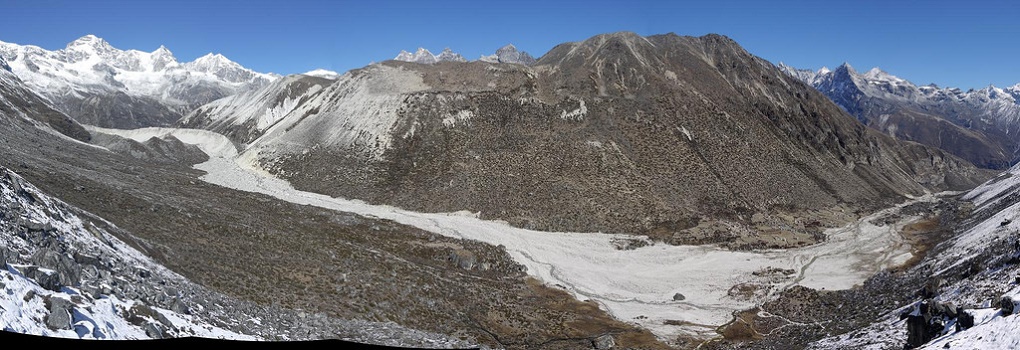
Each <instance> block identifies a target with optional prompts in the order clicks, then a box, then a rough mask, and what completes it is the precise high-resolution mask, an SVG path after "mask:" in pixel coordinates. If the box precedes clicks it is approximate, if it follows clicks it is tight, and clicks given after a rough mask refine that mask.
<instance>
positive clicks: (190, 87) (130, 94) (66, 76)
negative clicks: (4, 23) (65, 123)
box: [0, 35, 279, 128]
mask: <svg viewBox="0 0 1020 350" xmlns="http://www.w3.org/2000/svg"><path fill="white" fill-rule="evenodd" d="M0 57H2V58H3V59H4V60H5V61H6V62H7V65H9V67H10V70H11V71H12V72H14V73H15V74H17V75H18V77H19V78H21V80H23V81H24V82H25V83H26V84H27V86H28V87H29V88H30V89H32V90H33V91H35V92H36V93H38V94H39V95H41V96H43V97H45V98H47V99H49V100H50V101H52V102H53V104H54V106H56V107H57V108H58V109H60V110H61V111H63V112H65V113H67V114H68V115H70V116H71V117H72V118H74V119H76V120H78V121H81V122H84V123H88V124H94V125H98V126H108V127H124V128H131V127H141V126H153V125H169V124H170V123H172V122H175V121H177V120H178V119H180V117H181V116H182V115H183V114H184V113H187V112H189V111H190V110H191V109H193V108H195V107H197V106H199V105H202V104H205V103H208V102H211V101H213V100H216V99H219V98H222V97H225V96H229V95H233V94H236V93H238V92H243V91H248V90H251V89H255V88H258V87H261V86H264V85H266V84H268V83H270V82H272V81H274V80H276V79H277V78H279V76H278V75H275V74H266V73H259V72H255V71H253V70H250V69H247V68H245V67H243V66H241V65H240V64H238V63H236V62H233V61H230V60H229V59H227V58H226V57H224V56H223V55H220V54H212V53H210V54H208V55H205V56H202V57H199V58H198V59H196V60H194V61H192V62H183V63H182V62H178V61H177V58H175V57H174V55H173V53H171V52H170V50H169V49H167V48H166V47H163V46H160V47H159V48H158V49H156V50H155V51H153V52H143V51H138V50H120V49H117V48H115V47H113V46H111V45H110V43H108V42H106V40H103V39H101V38H99V37H96V36H94V35H86V36H83V37H81V38H78V39H76V40H74V41H72V42H71V43H69V44H67V46H66V47H65V48H63V49H59V50H55V51H49V50H46V49H43V48H41V47H38V46H32V45H18V44H12V43H6V42H0Z"/></svg>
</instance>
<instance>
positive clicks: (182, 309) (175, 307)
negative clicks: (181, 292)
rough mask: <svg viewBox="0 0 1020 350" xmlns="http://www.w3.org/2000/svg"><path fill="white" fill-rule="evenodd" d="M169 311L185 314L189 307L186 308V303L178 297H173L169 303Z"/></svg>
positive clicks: (187, 312)
mask: <svg viewBox="0 0 1020 350" xmlns="http://www.w3.org/2000/svg"><path fill="white" fill-rule="evenodd" d="M170 311H173V312H176V313H178V314H181V315H187V314H190V313H191V309H189V308H188V304H185V303H184V302H183V301H181V299H180V298H174V300H173V302H171V303H170Z"/></svg>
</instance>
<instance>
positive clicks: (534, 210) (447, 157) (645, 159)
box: [210, 33, 988, 246]
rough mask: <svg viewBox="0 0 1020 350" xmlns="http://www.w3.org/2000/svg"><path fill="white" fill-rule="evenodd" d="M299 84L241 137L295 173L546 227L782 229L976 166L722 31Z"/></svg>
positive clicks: (588, 43)
mask: <svg viewBox="0 0 1020 350" xmlns="http://www.w3.org/2000/svg"><path fill="white" fill-rule="evenodd" d="M301 99H303V100H306V101H307V102H306V103H304V104H303V105H301V106H298V107H296V108H294V109H293V110H292V111H291V112H290V113H288V114H287V115H286V116H283V117H282V118H280V119H279V122H277V123H276V124H275V125H274V126H272V127H270V128H268V129H266V131H265V132H264V133H263V134H260V136H259V137H258V138H257V139H256V140H255V141H254V142H252V144H251V146H250V147H249V148H248V150H247V151H246V152H247V153H246V156H247V157H250V158H251V159H253V160H255V161H257V162H259V163H260V164H262V166H263V167H264V168H265V169H267V170H269V171H270V172H272V173H274V174H276V175H278V176H280V177H282V178H285V179H287V180H289V181H291V183H293V184H294V185H295V186H296V187H298V188H300V189H304V190H310V191H314V192H319V193H324V194H329V195H334V196H343V197H348V198H359V199H365V200H368V201H371V202H377V203H388V204H393V205H397V206H401V207H406V208H411V209H415V210H422V211H459V210H470V211H472V212H480V215H481V217H483V218H490V219H502V220H507V221H509V222H510V223H512V224H514V225H517V226H522V227H530V228H537V229H543V230H567V231H611V232H629V233H643V234H650V235H652V236H654V237H656V238H659V239H662V240H666V241H669V242H674V243H700V242H731V243H732V242H741V243H739V244H745V245H746V246H756V245H760V244H765V243H763V242H764V241H765V240H766V238H760V239H758V238H747V237H749V236H755V235H753V234H751V232H752V229H751V228H752V227H757V228H759V229H760V231H763V232H767V233H768V234H766V235H764V236H769V235H775V236H784V237H787V238H789V239H788V240H786V241H787V242H789V243H788V244H792V245H796V244H804V243H807V242H812V241H814V236H813V234H817V233H818V231H820V227H822V226H825V225H827V224H832V223H834V222H837V221H839V220H838V219H835V217H838V216H839V215H842V214H841V213H843V212H844V211H846V210H850V211H855V210H867V209H873V208H877V207H879V206H883V205H886V204H890V203H893V202H898V201H900V200H901V199H902V198H903V196H906V195H918V194H921V193H923V192H924V191H926V190H933V191H937V190H942V189H963V188H968V187H970V186H973V185H974V184H976V183H978V182H980V181H981V180H982V179H984V178H985V177H986V176H988V175H987V173H986V172H982V171H978V170H977V169H975V168H974V167H973V166H971V165H970V164H967V163H966V162H965V161H961V160H960V159H958V158H956V157H954V156H952V155H950V154H947V153H945V152H943V151H940V150H937V149H934V148H930V147H925V146H922V145H919V144H916V143H911V142H904V141H898V140H896V139H894V138H892V137H889V136H887V135H884V134H882V133H879V132H876V131H874V130H872V129H869V128H867V127H865V126H864V125H862V124H860V123H859V122H857V121H856V119H855V118H853V117H852V116H849V115H847V114H846V113H845V112H844V111H842V110H841V109H840V108H839V107H838V106H836V105H835V104H833V103H832V102H831V101H829V100H828V99H827V98H825V96H823V95H822V94H820V93H819V92H818V91H816V90H815V89H813V88H811V87H809V86H807V85H805V84H803V83H801V82H799V81H796V80H795V79H793V78H791V77H789V76H787V75H786V74H785V73H783V72H782V71H780V70H779V69H778V68H776V67H775V66H773V65H772V64H770V63H769V62H767V61H764V60H762V59H760V58H758V57H755V56H753V55H751V54H749V53H747V52H746V51H744V50H743V49H742V48H741V47H740V46H739V45H737V44H736V43H735V42H733V41H732V40H730V39H728V38H726V37H723V36H719V35H708V36H704V37H697V38H695V37H681V36H677V35H673V34H668V35H656V36H650V37H640V36H638V35H636V34H633V33H614V34H606V35H599V36H596V37H593V38H590V39H588V40H585V41H583V42H577V43H568V44H562V45H559V46H557V47H555V48H554V49H552V50H551V51H550V52H549V53H547V54H546V55H544V56H543V57H542V58H541V59H540V60H538V62H537V63H536V64H535V65H534V66H532V67H528V66H524V65H493V64H489V63H486V62H467V63H452V62H448V63H444V64H437V65H413V64H407V63H403V62H396V61H387V62H383V63H381V64H376V65H371V66H368V67H365V68H363V69H358V70H354V71H351V72H349V73H348V74H346V75H345V76H344V77H342V78H341V79H339V80H338V81H337V82H336V83H334V84H332V85H330V86H328V87H326V88H325V89H323V90H321V91H317V92H314V93H310V94H308V95H306V97H302V98H301ZM210 119H216V118H215V117H210ZM255 134H258V132H255ZM253 135H254V134H253ZM797 222H801V224H797ZM804 223H807V225H805V224H804ZM805 226H807V227H805ZM812 227H813V228H812ZM767 239H768V240H769V241H770V242H775V241H776V239H774V237H767ZM769 244H775V243H769Z"/></svg>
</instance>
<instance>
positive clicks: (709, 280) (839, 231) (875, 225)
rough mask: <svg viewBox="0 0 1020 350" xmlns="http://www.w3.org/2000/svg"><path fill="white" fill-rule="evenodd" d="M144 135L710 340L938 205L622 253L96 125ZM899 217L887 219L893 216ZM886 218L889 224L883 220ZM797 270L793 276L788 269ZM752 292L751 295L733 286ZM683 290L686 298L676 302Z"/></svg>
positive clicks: (895, 235)
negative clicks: (327, 187)
mask: <svg viewBox="0 0 1020 350" xmlns="http://www.w3.org/2000/svg"><path fill="white" fill-rule="evenodd" d="M94 130H97V131H99V132H107V133H113V134H118V135H121V136H124V137H129V138H132V139H135V140H136V141H144V140H147V139H149V138H151V137H162V136H166V135H173V136H175V137H177V138H178V139H180V140H182V141H184V142H188V143H193V144H196V145H198V146H199V147H201V148H202V149H203V150H204V151H206V152H207V153H208V154H209V155H210V159H209V161H207V162H204V163H201V164H196V165H195V166H194V167H195V169H198V170H202V171H204V172H206V174H205V175H202V176H201V177H200V179H202V180H203V181H206V182H209V183H211V184H215V185H219V186H224V187H228V188H232V189H236V190H241V191H246V192H255V193H261V194H266V195H269V196H273V197H275V198H279V199H282V200H285V201H288V202H291V203H295V204H301V205H313V206H317V207H322V208H326V209H331V210H337V211H340V212H350V213H355V214H358V215H364V216H367V217H373V218H380V219H386V220H392V221H394V222H398V223H401V224H404V225H409V226H412V227H417V228H419V229H422V230H425V231H428V232H432V233H435V234H440V235H443V236H447V237H450V238H455V239H466V240H474V241H479V242H483V243H487V244H490V245H494V246H500V247H503V249H506V251H507V253H509V254H510V256H511V257H513V259H514V261H516V262H517V263H519V264H521V265H523V266H524V268H525V269H526V271H527V273H528V274H529V275H531V276H533V277H535V278H537V279H539V280H540V281H542V282H543V283H546V284H547V285H550V286H555V287H558V288H563V289H565V290H567V291H569V292H570V293H571V294H573V295H574V296H575V297H576V298H578V299H579V300H582V301H584V300H589V299H590V300H594V301H596V302H598V303H599V304H600V305H601V306H602V307H605V308H606V309H607V311H609V312H610V314H612V315H613V316H614V317H615V318H617V319H620V320H624V321H627V322H632V323H635V324H638V325H640V326H642V327H643V328H646V329H649V330H652V331H653V332H654V333H655V334H656V335H657V336H659V337H660V338H661V339H665V340H668V339H673V338H676V337H677V336H681V335H684V336H693V337H695V338H706V337H712V336H714V334H715V329H716V328H718V327H720V326H722V325H724V324H726V323H728V322H729V321H730V320H731V318H732V316H731V315H732V314H733V313H734V312H736V311H740V310H744V309H748V308H751V307H754V306H755V305H758V304H760V303H763V302H765V301H768V300H770V299H771V298H774V297H775V295H777V294H778V293H781V292H782V291H783V290H785V289H786V288H789V287H791V286H793V285H801V286H805V287H809V288H813V289H819V290H824V289H829V290H838V289H849V288H852V287H854V286H855V285H856V284H860V283H861V282H863V281H864V280H866V279H867V278H869V277H871V275H873V274H875V273H877V272H879V271H881V270H885V269H890V268H895V267H897V266H899V265H901V264H903V263H904V262H906V261H907V260H909V259H910V258H911V257H912V255H911V249H912V247H911V246H910V245H909V244H908V243H907V242H906V241H905V239H904V238H903V237H902V236H901V235H900V231H901V230H902V228H903V227H904V226H905V225H908V224H910V223H912V222H914V221H916V220H918V219H919V218H918V217H916V216H911V215H902V216H901V215H900V213H899V211H900V210H901V209H902V208H904V207H908V206H911V205H918V204H925V203H928V204H930V203H932V202H934V201H936V200H937V199H938V195H935V194H928V195H925V196H922V197H920V198H917V199H913V200H910V201H908V202H905V203H902V204H899V205H897V206H895V207H892V208H888V209H884V210H881V211H879V212H877V213H874V214H871V215H868V216H865V217H863V218H860V219H859V220H857V221H855V222H853V223H851V224H848V225H847V226H844V227H840V228H834V229H829V230H826V231H825V240H824V241H823V242H822V243H819V244H816V245H811V246H807V247H804V248H795V249H775V250H764V251H733V250H729V249H726V248H723V247H716V246H683V245H680V246H674V245H666V244H654V243H650V244H649V245H647V246H641V247H637V248H630V249H625V248H621V244H620V243H621V242H629V241H634V240H638V241H645V242H647V241H649V239H648V238H647V237H640V236H635V235H629V234H599V233H570V232H541V231H534V230H526V229H521V228H515V227H513V226H510V225H508V224H507V223H505V222H498V221H490V220H481V219H478V218H477V217H475V216H474V215H472V213H470V212H457V213H421V212H414V211H408V210H404V209H400V208H396V207H392V206H385V205H371V204H367V203H365V202H363V201H357V200H347V199H343V198H334V197H329V196H325V195H321V194H316V193H311V192H304V191H299V190H296V189H294V188H293V186H291V185H290V184H289V183H287V182H286V181H283V180H280V179H278V178H275V177H273V176H271V175H269V174H268V173H267V172H266V171H264V170H262V169H258V168H256V167H254V166H253V165H252V164H250V160H248V159H247V158H246V157H245V155H244V154H241V155H238V154H237V151H236V149H234V148H233V147H232V146H231V143H230V141H229V140H227V139H226V138H225V137H223V136H221V135H219V134H215V133H211V132H202V131H199V130H189V129H162V128H149V129H136V130H130V131H120V130H110V129H94ZM890 217H892V218H894V219H892V220H888V218H890ZM882 221H888V222H882ZM785 271H791V272H785ZM741 288H746V289H747V292H745V293H740V292H737V291H739V290H740V289H741ZM677 294H680V295H682V297H681V300H676V299H677V298H675V296H676V295H677Z"/></svg>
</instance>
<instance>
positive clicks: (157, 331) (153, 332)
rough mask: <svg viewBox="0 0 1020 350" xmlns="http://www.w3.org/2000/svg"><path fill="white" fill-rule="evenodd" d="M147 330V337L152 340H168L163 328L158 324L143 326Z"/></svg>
mask: <svg viewBox="0 0 1020 350" xmlns="http://www.w3.org/2000/svg"><path fill="white" fill-rule="evenodd" d="M142 329H144V330H145V335H146V336H148V337H149V338H152V339H163V338H166V332H164V331H163V327H162V326H160V325H159V324H156V323H146V324H145V326H142Z"/></svg>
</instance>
